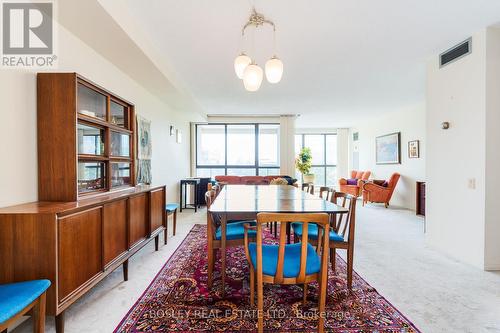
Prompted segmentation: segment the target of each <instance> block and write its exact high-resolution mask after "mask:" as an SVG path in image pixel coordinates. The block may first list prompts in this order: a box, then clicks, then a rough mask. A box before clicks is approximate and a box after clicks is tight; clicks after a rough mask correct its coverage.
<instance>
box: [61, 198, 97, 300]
mask: <svg viewBox="0 0 500 333" xmlns="http://www.w3.org/2000/svg"><path fill="white" fill-rule="evenodd" d="M101 234H102V207H95V208H91V209H88V210H84V211H82V212H78V213H75V214H71V215H68V216H64V217H60V218H59V221H58V253H59V258H58V273H59V281H58V286H59V287H58V291H59V295H58V299H59V302H61V301H62V300H63V299H64V298H65V297H67V296H68V295H70V294H71V293H72V292H73V291H75V290H77V289H78V288H79V287H80V286H82V285H84V284H85V283H86V282H87V281H89V280H91V279H92V278H94V277H95V276H96V275H98V274H99V273H101V272H102V270H103V264H102V257H101V256H102V237H101Z"/></svg>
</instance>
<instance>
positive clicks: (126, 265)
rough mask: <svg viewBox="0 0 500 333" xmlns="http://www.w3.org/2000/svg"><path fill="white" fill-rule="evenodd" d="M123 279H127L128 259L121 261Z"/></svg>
mask: <svg viewBox="0 0 500 333" xmlns="http://www.w3.org/2000/svg"><path fill="white" fill-rule="evenodd" d="M123 281H128V259H127V260H125V261H124V262H123Z"/></svg>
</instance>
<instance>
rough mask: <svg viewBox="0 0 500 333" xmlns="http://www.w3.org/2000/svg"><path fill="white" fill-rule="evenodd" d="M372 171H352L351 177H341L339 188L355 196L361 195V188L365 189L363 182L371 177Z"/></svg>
mask: <svg viewBox="0 0 500 333" xmlns="http://www.w3.org/2000/svg"><path fill="white" fill-rule="evenodd" d="M370 175H371V171H356V170H352V171H351V178H350V179H345V178H340V179H339V190H340V192H342V193H347V194H350V195H352V196H355V197H359V196H360V195H361V190H362V189H363V183H364V182H365V181H367V180H368V178H370Z"/></svg>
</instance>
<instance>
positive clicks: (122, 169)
mask: <svg viewBox="0 0 500 333" xmlns="http://www.w3.org/2000/svg"><path fill="white" fill-rule="evenodd" d="M130 184H131V179H130V163H121V162H120V163H111V187H119V186H125V185H130Z"/></svg>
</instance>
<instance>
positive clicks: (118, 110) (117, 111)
mask: <svg viewBox="0 0 500 333" xmlns="http://www.w3.org/2000/svg"><path fill="white" fill-rule="evenodd" d="M110 109H111V123H112V124H113V125H116V126H120V127H123V128H127V129H128V128H129V124H128V108H127V107H125V106H123V105H121V104H118V103H116V102H114V101H111V103H110Z"/></svg>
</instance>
